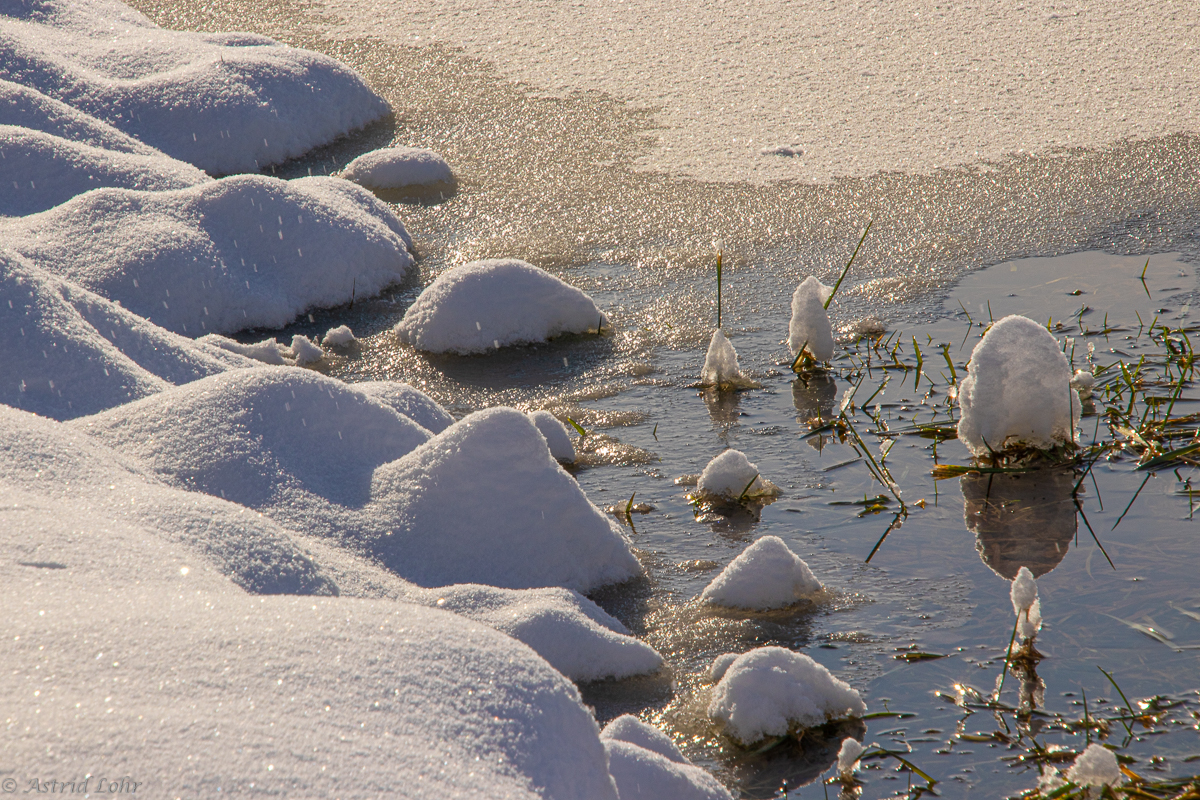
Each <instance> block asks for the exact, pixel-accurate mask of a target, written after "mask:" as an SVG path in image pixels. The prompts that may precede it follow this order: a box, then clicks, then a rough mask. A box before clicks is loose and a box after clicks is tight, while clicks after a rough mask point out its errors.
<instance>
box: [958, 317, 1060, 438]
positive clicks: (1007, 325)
mask: <svg viewBox="0 0 1200 800" xmlns="http://www.w3.org/2000/svg"><path fill="white" fill-rule="evenodd" d="M958 403H959V407H960V408H961V409H962V417H961V418H960V419H959V422H958V438H959V439H960V440H961V441H962V443H963V444H965V445H966V446H967V448H968V449H969V450H970V451H971V453H972V454H974V455H975V456H985V455H987V454H988V453H989V452H992V451H995V452H1000V451H1002V450H1004V449H1006V448H1008V447H1009V446H1011V445H1014V444H1018V443H1020V444H1023V445H1025V446H1028V447H1034V448H1038V449H1047V448H1050V447H1053V446H1054V445H1056V444H1062V443H1064V442H1074V441H1075V438H1074V436H1075V434H1074V431H1073V430H1072V428H1073V425H1074V423H1077V422H1078V421H1079V415H1080V410H1081V408H1082V406H1081V405H1080V402H1079V395H1078V394H1076V392H1075V390H1074V389H1073V388H1072V387H1071V366H1070V364H1068V363H1067V358H1066V356H1064V355H1063V353H1062V350H1061V349H1059V345H1058V341H1057V340H1056V339H1055V338H1054V337H1053V336H1052V335H1051V334H1050V332H1049V331H1047V330H1046V328H1045V327H1044V326H1042V325H1039V324H1038V323H1036V322H1034V321H1033V320H1031V319H1028V318H1026V317H1021V316H1016V315H1013V316H1008V317H1005V318H1004V319H1002V320H1000V321H999V322H997V323H996V324H995V325H993V326H992V327H991V328H990V329H989V330H988V332H987V333H986V334H984V337H983V339H981V340H980V342H979V344H977V345H975V350H974V352H972V353H971V363H970V374H968V375H967V376H966V377H965V378H963V380H962V383H961V385H960V386H959V392H958Z"/></svg>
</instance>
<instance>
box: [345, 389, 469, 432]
mask: <svg viewBox="0 0 1200 800" xmlns="http://www.w3.org/2000/svg"><path fill="white" fill-rule="evenodd" d="M350 388H351V389H354V390H355V391H357V392H362V393H363V394H365V395H367V396H368V397H370V398H372V399H374V400H377V401H378V402H380V403H383V404H384V405H385V406H389V407H390V408H391V409H392V410H393V411H395V412H396V413H398V414H403V415H404V416H406V417H408V418H409V419H411V420H412V421H413V422H415V423H417V424H418V425H420V426H421V427H422V428H425V429H426V430H427V431H429V432H430V433H441V432H442V431H444V430H446V428H449V427H450V426H451V425H453V424H454V417H452V416H450V415H449V414H447V413H446V409H444V408H442V407H441V406H440V405H438V404H437V401H435V400H434V399H433V398H432V397H430V396H429V395H427V394H425V393H424V392H422V391H421V390H420V389H415V388H413V387H412V386H409V385H408V384H407V383H400V382H399V381H362V382H361V383H355V384H352V385H351V387H350Z"/></svg>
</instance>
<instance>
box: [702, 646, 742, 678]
mask: <svg viewBox="0 0 1200 800" xmlns="http://www.w3.org/2000/svg"><path fill="white" fill-rule="evenodd" d="M737 660H738V654H737V653H722V654H721V655H719V656H717V657H716V658H714V659H713V663H712V666H711V667H710V668H709V670H708V679H709V680H710V681H712V682H713V683H716V682H717V681H719V680H721V678H724V677H725V673H726V672H728V671H729V666H730V665H731V664H732V663H733V662H735V661H737Z"/></svg>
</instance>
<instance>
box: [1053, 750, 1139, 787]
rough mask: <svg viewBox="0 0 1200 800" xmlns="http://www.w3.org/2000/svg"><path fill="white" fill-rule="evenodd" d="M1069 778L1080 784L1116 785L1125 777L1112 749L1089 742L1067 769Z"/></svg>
mask: <svg viewBox="0 0 1200 800" xmlns="http://www.w3.org/2000/svg"><path fill="white" fill-rule="evenodd" d="M1067 780H1069V781H1071V782H1072V783H1074V784H1078V785H1079V786H1115V785H1116V784H1118V783H1121V782H1123V781H1124V780H1125V777H1124V774H1123V773H1122V772H1121V766H1120V764H1118V763H1117V757H1116V755H1115V754H1114V753H1113V752H1112V751H1111V750H1109V749H1108V748H1107V747H1105V746H1104V745H1102V744H1089V745H1088V746H1087V749H1086V750H1084V751H1083V752H1082V753H1081V754H1080V755H1079V757H1078V758H1076V759H1075V763H1074V764H1073V765H1071V768H1070V769H1069V770H1067Z"/></svg>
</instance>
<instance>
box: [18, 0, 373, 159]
mask: <svg viewBox="0 0 1200 800" xmlns="http://www.w3.org/2000/svg"><path fill="white" fill-rule="evenodd" d="M0 78H4V79H6V80H9V81H14V82H16V83H20V84H24V85H25V86H29V87H32V88H34V89H36V90H38V91H39V92H42V93H43V94H46V95H48V96H50V97H53V98H55V99H57V100H60V101H62V102H64V103H66V104H67V105H70V106H73V107H75V108H77V109H79V110H80V111H82V112H85V113H87V114H90V115H92V116H94V117H97V118H98V119H101V120H104V121H105V122H108V123H110V124H111V125H112V126H113V127H116V128H118V129H120V130H121V131H124V132H125V133H127V134H129V135H130V136H133V137H135V138H137V139H138V140H139V141H141V142H143V143H145V144H147V145H150V146H151V147H154V148H157V149H159V150H161V151H163V152H164V153H167V154H168V155H170V156H172V157H173V158H177V159H181V160H183V161H187V162H188V163H190V164H194V165H195V166H197V167H200V168H201V169H203V170H206V171H207V172H209V173H212V174H214V175H222V174H228V173H232V172H251V171H257V170H258V169H260V168H261V167H264V166H267V165H269V164H274V163H278V162H280V161H284V160H286V159H288V158H294V157H296V156H299V155H302V154H303V153H305V152H306V151H308V150H310V149H312V148H313V147H317V146H318V145H322V144H325V143H327V142H330V141H332V140H334V139H336V138H338V137H339V136H343V135H345V134H346V133H348V132H349V131H352V130H354V129H356V128H361V127H362V126H364V125H366V124H368V123H370V122H373V121H375V120H377V119H379V118H381V117H383V116H385V115H386V114H388V113H389V111H390V109H389V108H388V105H387V103H386V102H385V101H384V100H383V99H382V98H380V97H379V96H377V95H376V94H375V93H374V92H372V91H371V90H370V88H368V87H367V85H366V84H365V83H364V82H363V80H362V78H360V77H359V76H358V75H357V74H356V73H355V72H354V71H353V70H351V69H350V68H349V67H347V66H345V65H343V64H341V63H339V62H337V61H335V60H334V59H332V58H329V57H328V56H324V55H321V54H319V53H314V52H312V51H310V50H300V49H296V48H292V47H287V46H285V45H281V44H279V43H278V42H275V41H273V40H271V39H268V38H267V37H265V36H259V35H256V34H246V33H227V34H219V33H185V32H179V31H170V30H166V29H164V28H160V27H158V26H157V25H155V24H153V23H152V22H150V20H148V19H147V18H146V17H145V16H144V15H142V14H140V13H138V12H137V11H134V10H133V9H131V8H129V7H128V6H126V5H124V4H122V3H119V2H116V0H83V1H82V2H80V1H78V0H72V2H66V1H65V0H48V2H43V3H36V4H29V5H24V4H11V3H10V4H7V5H6V6H5V8H4V16H0ZM22 124H24V123H22Z"/></svg>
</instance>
